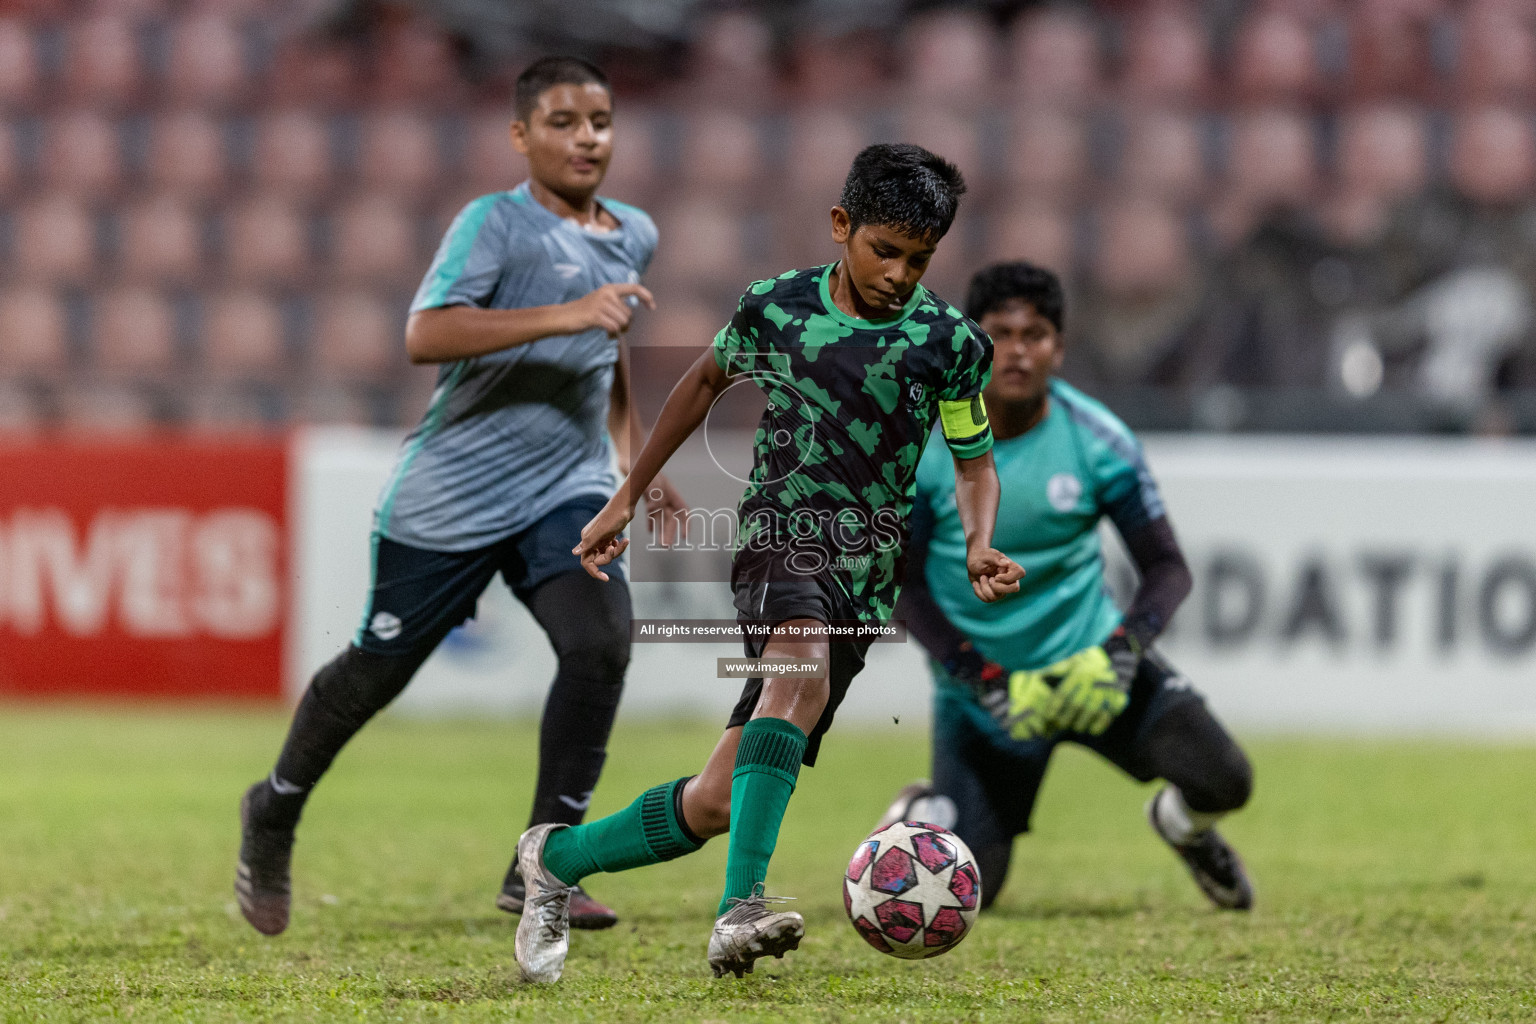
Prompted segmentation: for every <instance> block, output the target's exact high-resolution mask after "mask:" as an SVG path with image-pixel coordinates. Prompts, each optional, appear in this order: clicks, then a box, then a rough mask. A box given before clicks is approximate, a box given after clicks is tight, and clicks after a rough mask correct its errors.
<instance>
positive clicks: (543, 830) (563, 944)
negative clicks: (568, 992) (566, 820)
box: [514, 825, 576, 985]
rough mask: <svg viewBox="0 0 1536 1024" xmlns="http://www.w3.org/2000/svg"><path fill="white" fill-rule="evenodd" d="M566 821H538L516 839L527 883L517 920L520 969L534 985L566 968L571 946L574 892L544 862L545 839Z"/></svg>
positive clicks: (547, 982) (554, 978) (549, 980)
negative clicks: (557, 823)
mask: <svg viewBox="0 0 1536 1024" xmlns="http://www.w3.org/2000/svg"><path fill="white" fill-rule="evenodd" d="M568 827H569V826H567V825H535V826H533V828H531V829H529V830H528V831H526V832H524V833H523V835H522V838H520V839H518V841H517V866H518V869H519V871H521V872H522V876H523V883H524V884H525V885H526V886H527V897H526V899H525V900H524V903H523V916H522V919H521V920H520V921H518V922H517V942H516V943H515V945H514V949H515V951H516V954H517V966H518V969H519V970H521V971H522V972H523V980H524V981H526V982H529V983H531V984H534V985H553V984H554V983H555V982H557V981H559V980H560V972H561V971H562V970H563V969H564V968H565V955H566V953H568V952H570V949H571V893H573V892H575V891H576V887H575V886H573V885H566V884H565V883H564V882H562V881H560V879H558V878H556V877H555V876H554V874H553V873H551V872H550V871H549V869H548V868H546V867H545V866H544V843H545V841H546V840H548V839H549V834H550V833H551V832H553V831H554V830H555V829H557V828H568Z"/></svg>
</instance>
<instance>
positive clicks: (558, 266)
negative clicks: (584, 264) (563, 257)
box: [550, 263, 581, 281]
mask: <svg viewBox="0 0 1536 1024" xmlns="http://www.w3.org/2000/svg"><path fill="white" fill-rule="evenodd" d="M550 265H551V266H553V267H554V268H555V273H557V274H559V275H560V276H561V277H563V278H564V279H565V280H567V281H569V280H570V279H571V278H573V277H575V276H576V275H577V274H579V273H581V264H579V263H553V264H550Z"/></svg>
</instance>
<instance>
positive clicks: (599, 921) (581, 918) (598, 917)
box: [496, 892, 619, 932]
mask: <svg viewBox="0 0 1536 1024" xmlns="http://www.w3.org/2000/svg"><path fill="white" fill-rule="evenodd" d="M496 909H497V910H505V911H506V912H507V913H509V914H522V912H523V901H522V900H520V899H518V898H517V897H516V896H508V895H507V894H506V893H504V892H503V893H498V894H497V896H496ZM618 923H619V917H618V915H617V914H572V915H571V927H572V928H575V929H577V930H578V931H584V932H600V931H602V930H603V929H604V928H612V927H613V926H614V925H616V924H618Z"/></svg>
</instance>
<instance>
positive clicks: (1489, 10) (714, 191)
mask: <svg viewBox="0 0 1536 1024" xmlns="http://www.w3.org/2000/svg"><path fill="white" fill-rule="evenodd" d="M1533 19H1536V5H1533V4H1531V3H1529V2H1527V0H1360V2H1353V3H1345V2H1336V0H1252V2H1245V0H1203V2H1179V0H1166V2H1164V0H1146V2H1131V0H1123V2H1103V3H1097V4H1086V3H1085V4H1030V3H1020V2H1007V0H992V2H989V3H980V2H977V3H954V4H933V3H909V2H894V0H798V2H786V3H738V4H720V3H701V2H695V0H602V2H593V3H582V4H570V3H564V4H562V3H553V2H528V3H519V4H504V3H497V2H490V0H479V2H477V0H419V2H416V3H381V2H339V0H332V2H326V0H289V2H271V3H264V2H260V0H115V2H105V0H103V2H98V3H91V2H85V0H80V2H72V0H5V2H3V3H0V253H3V256H0V375H3V376H0V419H3V423H4V426H5V427H6V428H7V429H9V430H12V431H26V430H37V429H45V428H49V427H54V426H65V427H70V428H84V429H90V430H113V431H131V430H138V429H143V428H145V427H150V426H159V425H174V426H178V427H182V426H184V427H187V428H190V429H196V430H229V429H261V430H265V429H277V428H281V427H285V426H287V425H290V424H301V423H338V422H340V423H362V424H375V425H404V424H409V423H412V422H413V421H414V420H415V419H416V417H418V416H419V414H420V412H421V410H422V408H423V407H424V401H425V394H426V392H427V391H428V390H429V389H430V382H431V379H432V373H431V371H430V370H427V369H412V368H410V367H409V366H407V365H406V363H405V360H404V353H403V348H402V345H401V341H400V337H401V323H402V318H403V312H404V309H405V306H406V303H407V301H408V298H409V295H410V293H411V291H412V290H413V288H414V286H415V284H416V283H417V281H418V280H419V279H420V276H421V274H422V273H423V271H424V269H425V267H426V264H427V262H428V260H429V258H430V255H431V252H432V250H433V247H434V246H435V244H436V242H437V240H438V238H439V237H440V235H441V232H442V230H443V229H444V227H445V226H446V224H447V223H448V221H449V219H450V218H451V217H452V215H453V213H454V212H455V211H456V210H457V209H458V207H459V206H460V205H461V204H462V203H463V202H464V201H465V200H466V199H468V198H470V197H473V196H474V195H477V194H480V193H483V192H486V191H493V190H496V189H499V188H503V187H506V186H508V185H509V184H510V183H512V182H514V181H516V180H517V179H518V178H519V176H520V170H519V168H518V167H517V166H516V164H515V163H514V157H513V155H512V154H511V152H510V151H509V149H508V146H507V144H506V122H507V120H508V95H509V92H510V83H511V80H512V78H513V77H514V76H515V74H516V72H517V71H518V70H519V69H520V68H521V67H522V66H523V65H524V63H525V62H526V61H527V60H528V59H530V58H531V57H533V56H536V55H538V54H541V53H544V52H549V51H550V50H561V51H568V52H569V51H574V52H579V53H582V54H584V55H587V56H590V57H593V58H595V59H597V60H600V61H601V62H602V63H603V64H604V65H605V66H606V67H607V68H608V69H609V70H610V72H611V73H612V74H613V76H614V78H615V81H616V84H617V86H618V93H619V101H620V111H619V113H620V116H619V143H618V150H617V152H618V156H617V159H616V160H615V162H614V166H613V172H612V174H611V176H610V183H609V185H608V189H607V191H609V192H610V193H612V194H613V195H615V196H617V197H620V198H623V199H626V200H629V201H632V202H635V203H638V204H639V205H641V206H643V207H645V208H647V209H648V210H650V211H652V212H653V213H654V215H655V216H656V218H657V220H658V222H659V223H660V226H661V230H662V237H663V244H662V247H661V250H660V253H659V257H658V260H657V263H656V265H655V267H654V270H653V273H652V275H651V280H652V283H653V284H654V286H655V288H656V289H657V290H658V291H659V292H660V293H661V294H662V295H663V297H664V298H663V305H662V309H661V310H660V311H659V312H658V313H657V315H655V316H654V317H648V318H646V319H645V322H643V323H642V324H641V325H640V326H639V327H638V328H637V330H636V332H635V334H634V337H633V339H632V340H633V342H634V343H635V344H637V345H684V346H692V345H696V344H698V343H700V342H702V341H703V340H704V339H705V338H707V337H709V336H710V335H712V334H713V332H714V330H715V329H716V327H717V326H718V324H719V322H720V321H721V320H722V318H723V317H724V316H725V313H726V311H727V310H728V309H729V308H730V304H731V302H732V301H733V299H734V296H735V295H736V294H737V292H738V291H739V289H740V287H741V284H742V283H743V282H744V281H747V280H750V279H752V278H754V277H757V276H762V275H765V274H767V273H770V272H777V270H779V269H782V268H783V267H785V266H788V265H795V266H801V265H808V264H813V263H815V262H819V261H821V260H823V259H824V258H825V257H826V255H827V245H826V244H825V240H824V239H823V238H822V237H821V233H820V232H819V231H817V230H812V229H811V228H812V226H814V225H815V224H816V223H817V218H818V217H819V216H820V215H821V213H822V211H823V210H824V209H825V208H826V207H827V206H829V205H830V203H831V201H832V200H833V198H834V197H835V193H836V189H837V187H838V185H839V184H840V180H841V177H842V174H843V172H844V171H845V169H846V166H847V162H848V159H849V157H850V156H851V155H852V153H854V152H855V151H856V150H857V149H858V148H859V147H860V146H862V145H863V144H865V143H867V142H870V141H873V140H875V139H880V138H896V137H900V138H904V139H908V140H912V141H917V142H920V143H923V144H925V145H928V146H930V147H931V148H934V149H936V150H938V151H940V152H942V153H944V154H945V155H946V156H948V157H950V158H952V159H954V160H955V161H957V162H958V163H959V164H960V166H961V167H962V169H963V170H964V171H965V172H966V175H967V178H968V180H969V181H970V183H971V187H972V194H971V197H970V198H969V200H968V201H967V203H966V204H965V206H964V210H963V214H962V221H961V223H960V224H959V225H958V226H957V228H956V230H955V232H954V234H953V235H952V237H951V240H950V241H949V242H948V243H947V244H946V246H945V248H944V250H943V252H942V255H941V259H940V260H939V262H938V263H937V265H936V266H935V267H934V269H933V272H932V277H931V280H932V283H933V284H934V286H935V288H936V290H938V291H939V292H940V293H941V294H945V295H948V296H950V297H954V298H958V296H959V293H960V291H961V288H962V285H963V282H964V280H965V278H966V275H967V274H968V272H969V271H970V270H971V269H972V268H973V267H974V266H976V265H977V264H978V263H979V262H980V261H983V260H987V259H992V258H999V257H1019V256H1024V257H1029V258H1033V259H1036V260H1039V261H1042V262H1044V263H1046V264H1049V265H1051V266H1055V267H1059V268H1062V269H1064V270H1066V271H1068V272H1069V276H1070V279H1071V281H1072V289H1073V296H1074V314H1075V315H1074V316H1073V323H1072V325H1071V329H1072V335H1071V338H1072V356H1071V360H1070V363H1069V366H1068V371H1067V373H1068V376H1069V377H1070V378H1071V379H1073V380H1075V381H1077V382H1079V383H1081V384H1083V385H1085V386H1087V387H1090V388H1093V389H1096V390H1097V391H1098V392H1099V393H1101V394H1103V395H1104V396H1105V397H1106V398H1107V399H1109V400H1110V402H1111V404H1112V405H1113V406H1114V407H1115V408H1116V409H1117V410H1118V411H1119V412H1120V413H1121V414H1122V415H1123V416H1125V417H1126V418H1127V419H1128V420H1129V421H1130V422H1131V423H1132V425H1133V426H1136V427H1140V428H1159V429H1190V428H1194V429H1215V430H1232V429H1262V430H1275V429H1283V430H1330V431H1337V430H1347V431H1454V432H1466V431H1472V432H1478V433H1487V434H1508V433H1524V432H1531V431H1533V430H1536V398H1533V396H1536V318H1533V316H1532V295H1531V289H1532V287H1533V285H1536V277H1533V274H1536V259H1533V256H1532V254H1533V253H1536V244H1533V243H1536V206H1533V204H1532V203H1531V199H1532V196H1533V193H1532V182H1533V178H1536V135H1533V127H1536V122H1533V117H1532V113H1533V110H1532V104H1533V103H1536V20H1533ZM657 365H658V366H660V365H662V364H660V363H658V364H657ZM657 372H658V374H660V373H661V371H660V370H658V371H657ZM644 383H646V384H648V385H652V387H653V388H656V387H662V386H664V385H665V384H667V383H670V381H669V380H654V381H647V382H644Z"/></svg>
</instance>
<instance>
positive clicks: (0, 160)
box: [0, 121, 25, 197]
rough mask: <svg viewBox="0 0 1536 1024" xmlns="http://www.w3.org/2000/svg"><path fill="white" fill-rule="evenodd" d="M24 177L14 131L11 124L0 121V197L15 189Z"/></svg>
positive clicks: (19, 185)
mask: <svg viewBox="0 0 1536 1024" xmlns="http://www.w3.org/2000/svg"><path fill="white" fill-rule="evenodd" d="M24 178H25V172H24V170H23V168H22V165H21V153H20V152H19V151H18V147H17V144H16V132H15V129H14V128H12V126H11V125H10V124H8V123H6V122H4V121H0V197H4V196H9V195H10V194H11V193H12V192H15V191H17V190H18V189H19V188H20V187H21V184H22V181H23V179H24Z"/></svg>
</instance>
